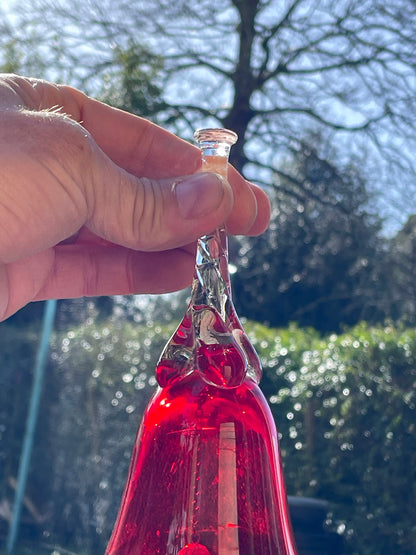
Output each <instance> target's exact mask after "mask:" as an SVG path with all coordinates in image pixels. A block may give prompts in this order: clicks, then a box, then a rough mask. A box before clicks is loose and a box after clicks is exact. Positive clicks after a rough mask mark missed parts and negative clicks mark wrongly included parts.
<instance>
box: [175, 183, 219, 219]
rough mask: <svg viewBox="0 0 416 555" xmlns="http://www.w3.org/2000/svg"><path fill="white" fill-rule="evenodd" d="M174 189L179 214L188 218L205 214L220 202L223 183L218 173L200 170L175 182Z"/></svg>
mask: <svg viewBox="0 0 416 555" xmlns="http://www.w3.org/2000/svg"><path fill="white" fill-rule="evenodd" d="M174 191H175V194H176V199H177V202H178V206H179V211H180V213H181V215H182V216H183V217H184V218H186V219H187V220H189V219H194V218H198V217H201V216H205V215H207V214H209V213H210V212H212V211H214V210H215V209H216V208H217V207H218V206H219V205H220V204H221V201H222V199H223V197H224V184H223V179H222V177H221V176H220V175H217V174H215V173H203V172H201V173H196V174H194V175H191V176H190V177H188V178H186V179H184V180H183V181H180V182H179V183H178V182H176V183H175V184H174Z"/></svg>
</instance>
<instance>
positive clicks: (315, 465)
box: [249, 324, 416, 555]
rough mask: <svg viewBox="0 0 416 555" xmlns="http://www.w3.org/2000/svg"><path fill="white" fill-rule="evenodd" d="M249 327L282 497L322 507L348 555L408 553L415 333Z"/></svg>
mask: <svg viewBox="0 0 416 555" xmlns="http://www.w3.org/2000/svg"><path fill="white" fill-rule="evenodd" d="M249 328H250V333H251V335H252V338H253V342H254V343H255V346H256V348H257V350H258V352H259V354H260V355H261V357H262V360H263V364H264V369H265V375H264V381H263V389H264V391H265V393H266V395H267V396H268V398H269V400H270V404H271V407H272V411H273V413H274V416H275V420H276V423H277V426H278V428H279V431H280V434H281V448H282V454H283V460H284V464H285V477H286V483H287V488H288V491H289V493H291V494H300V495H308V496H313V497H318V498H323V499H326V500H328V501H330V502H331V503H332V511H333V516H332V522H330V524H332V526H335V527H336V528H337V529H338V531H339V532H342V533H343V534H344V535H345V538H346V546H347V549H348V551H349V552H351V553H354V555H355V554H356V555H379V554H383V553H386V554H387V553H389V554H390V553H392V554H393V553H394V554H395V555H399V554H402V555H405V554H406V555H411V554H413V555H414V554H415V553H416V502H415V500H416V330H413V329H406V330H399V329H395V328H394V327H393V326H386V327H384V328H370V327H367V326H366V325H365V324H361V325H360V326H357V327H355V328H354V329H352V330H350V331H348V332H346V333H344V334H342V335H339V336H337V335H331V336H329V337H327V338H324V339H322V338H320V337H319V336H318V335H317V334H316V333H315V332H314V331H313V330H306V331H305V330H300V329H297V328H296V327H290V328H289V329H285V330H272V329H270V330H268V329H265V328H263V327H260V326H249Z"/></svg>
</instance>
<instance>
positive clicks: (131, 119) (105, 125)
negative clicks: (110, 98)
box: [74, 91, 270, 235]
mask: <svg viewBox="0 0 416 555" xmlns="http://www.w3.org/2000/svg"><path fill="white" fill-rule="evenodd" d="M74 94H75V95H76V96H78V95H79V92H78V91H74ZM79 102H80V106H81V116H82V122H83V125H84V126H85V127H86V129H88V131H90V133H92V135H93V136H94V138H95V140H96V142H97V143H98V145H99V146H100V147H101V148H102V150H104V152H105V153H106V154H107V155H108V156H109V157H110V158H111V159H112V160H113V161H114V162H115V163H116V164H118V165H119V166H121V167H123V168H124V169H126V170H127V171H129V172H131V173H133V174H135V175H137V176H146V177H150V178H155V179H160V178H163V177H171V176H174V175H187V174H192V173H194V172H196V171H198V169H199V168H200V165H201V155H200V151H199V148H197V147H196V146H194V145H191V144H190V143H188V142H186V141H184V140H182V139H180V138H179V137H177V136H175V135H173V134H172V133H170V132H168V131H166V130H165V129H163V128H161V127H159V126H157V125H155V124H153V123H151V122H149V121H148V120H145V119H143V118H140V117H138V116H134V115H132V114H129V113H127V112H123V111H121V110H117V109H116V108H111V107H109V106H107V105H105V104H102V103H100V102H98V101H96V100H93V99H91V98H89V97H85V96H84V95H82V96H80V97H79ZM228 177H229V181H230V184H231V187H232V189H233V193H234V208H233V211H232V212H231V214H230V216H229V218H228V220H227V228H228V230H229V232H230V233H235V234H237V233H241V234H242V233H245V234H250V233H251V234H254V235H258V234H260V233H262V232H263V231H264V230H265V229H266V227H267V225H268V222H269V218H270V203H269V200H268V197H267V195H266V194H265V193H264V191H262V190H261V189H260V188H259V187H256V186H255V185H253V184H252V183H249V182H247V181H246V180H245V179H244V178H243V177H242V175H241V174H240V173H238V172H237V171H236V170H235V169H234V168H233V167H230V170H229V176H228Z"/></svg>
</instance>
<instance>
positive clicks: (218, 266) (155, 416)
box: [106, 129, 296, 555]
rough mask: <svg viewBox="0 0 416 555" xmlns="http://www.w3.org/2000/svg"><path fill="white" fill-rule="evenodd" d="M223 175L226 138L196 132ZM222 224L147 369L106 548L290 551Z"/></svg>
mask: <svg viewBox="0 0 416 555" xmlns="http://www.w3.org/2000/svg"><path fill="white" fill-rule="evenodd" d="M196 137H197V140H198V142H199V144H200V148H201V151H202V169H203V170H204V171H215V172H217V173H221V174H222V175H223V176H226V171H227V161H228V153H229V150H230V146H231V145H232V144H233V143H234V142H235V140H236V135H235V134H234V133H232V132H231V131H227V130H224V129H219V130H218V129H208V130H201V131H199V132H197V133H196ZM227 266H228V254H227V245H226V234H225V231H224V229H217V230H215V231H214V232H213V233H212V234H209V235H207V236H204V237H202V238H201V239H200V240H199V242H198V252H197V257H196V265H195V275H194V281H193V286H192V294H191V301H190V304H189V306H188V308H187V311H186V314H185V317H184V319H183V320H182V322H181V324H180V325H179V327H178V329H177V330H176V332H175V333H174V334H173V336H172V338H171V339H170V341H169V342H168V344H167V345H166V347H165V349H164V351H163V353H162V355H161V357H160V360H159V363H158V365H157V368H156V377H157V380H158V383H159V387H158V389H157V391H156V393H155V395H154V396H153V398H152V400H151V401H150V403H149V405H148V407H147V409H146V411H145V414H144V416H143V420H142V423H141V425H140V428H139V431H138V435H137V439H136V443H135V447H134V451H133V456H132V460H131V464H130V470H129V476H128V479H127V483H126V487H125V491H124V494H123V499H122V503H121V507H120V510H119V515H118V518H117V522H116V525H115V527H114V530H113V534H112V537H111V539H110V543H109V545H108V547H107V551H106V555H296V548H295V544H294V540H293V534H292V529H291V524H290V519H289V512H288V506H287V499H286V492H285V486H284V480H283V474H282V467H281V462H280V455H279V447H278V441H277V432H276V427H275V424H274V421H273V418H272V415H271V412H270V409H269V407H268V404H267V402H266V400H265V398H264V396H263V394H262V393H261V391H260V389H259V387H258V381H259V379H260V377H261V368H260V363H259V359H258V357H257V354H256V353H255V350H254V348H253V347H252V345H251V343H250V341H249V339H248V337H247V335H246V334H245V332H244V330H243V328H242V326H241V324H240V322H239V320H238V317H237V315H236V313H235V309H234V306H233V304H232V301H231V290H230V283H229V276H228V270H227Z"/></svg>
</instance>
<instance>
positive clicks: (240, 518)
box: [106, 373, 296, 555]
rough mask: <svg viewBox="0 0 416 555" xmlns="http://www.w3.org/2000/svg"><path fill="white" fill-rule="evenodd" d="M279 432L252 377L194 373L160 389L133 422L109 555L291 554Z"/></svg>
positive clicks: (291, 545)
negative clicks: (238, 379) (231, 384)
mask: <svg viewBox="0 0 416 555" xmlns="http://www.w3.org/2000/svg"><path fill="white" fill-rule="evenodd" d="M288 514H289V513H288V509H287V501H286V493H285V488H284V482H283V476H282V470H281V464H280V456H279V452H278V442H277V434H276V428H275V424H274V421H273V419H272V416H271V413H270V409H269V407H268V405H267V402H266V400H265V398H264V396H263V394H262V393H261V391H260V389H259V387H258V386H257V384H256V383H255V382H254V381H253V380H252V379H251V378H246V379H245V380H244V382H243V383H242V384H241V385H240V386H239V387H236V388H219V387H216V386H214V385H211V384H208V383H207V382H206V381H205V380H204V379H203V378H202V377H201V376H200V375H198V373H192V374H190V375H189V376H187V377H186V378H184V379H183V380H181V381H179V382H177V383H173V384H172V385H169V386H167V387H165V388H163V389H162V388H159V389H158V391H157V392H156V394H155V395H154V397H153V399H152V401H151V402H150V404H149V405H148V407H147V410H146V413H145V415H144V418H143V421H142V424H141V426H140V428H139V432H138V435H137V440H136V444H135V448H134V453H133V458H132V462H131V467H130V473H129V478H128V480H127V485H126V490H125V492H124V496H123V501H122V505H121V508H120V512H119V516H118V520H117V523H116V526H115V528H114V532H113V536H112V538H111V541H110V543H109V546H108V548H107V552H106V553H107V555H157V554H160V555H294V554H296V551H295V548H294V547H293V546H294V543H293V539H292V531H291V525H290V522H289V520H288V517H287V515H288Z"/></svg>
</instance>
